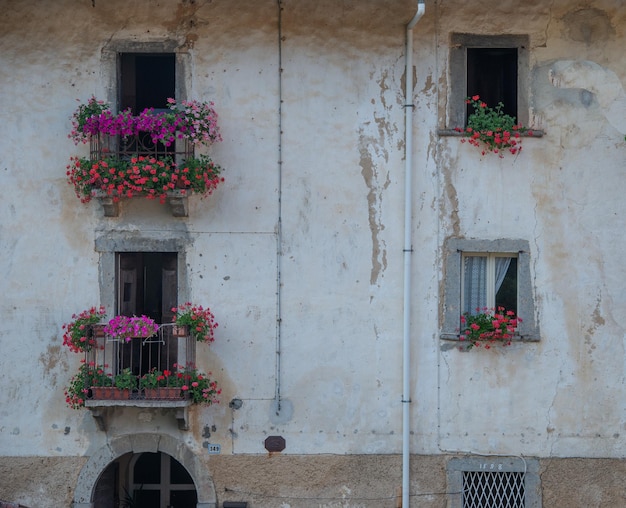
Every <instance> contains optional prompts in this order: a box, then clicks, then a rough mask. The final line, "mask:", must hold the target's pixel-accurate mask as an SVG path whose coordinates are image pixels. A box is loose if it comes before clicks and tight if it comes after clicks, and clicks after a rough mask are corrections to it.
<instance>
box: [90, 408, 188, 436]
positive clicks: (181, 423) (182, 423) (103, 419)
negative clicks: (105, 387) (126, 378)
mask: <svg viewBox="0 0 626 508" xmlns="http://www.w3.org/2000/svg"><path fill="white" fill-rule="evenodd" d="M190 405H191V401H189V400H181V401H147V400H127V401H120V400H87V401H85V407H87V409H89V410H90V411H91V416H93V419H94V420H95V421H96V425H97V426H98V429H99V430H102V431H104V432H106V430H107V421H108V420H109V419H110V418H111V417H112V416H113V414H114V412H115V407H120V406H132V407H149V408H160V409H169V410H170V411H171V412H172V413H173V414H174V417H175V418H176V421H177V423H178V428H179V430H189V406H190Z"/></svg>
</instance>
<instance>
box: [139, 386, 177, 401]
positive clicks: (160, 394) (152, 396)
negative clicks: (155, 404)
mask: <svg viewBox="0 0 626 508" xmlns="http://www.w3.org/2000/svg"><path fill="white" fill-rule="evenodd" d="M144 397H145V398H146V399H148V400H178V399H182V398H184V397H183V392H182V391H181V389H180V387H163V386H161V387H157V388H144Z"/></svg>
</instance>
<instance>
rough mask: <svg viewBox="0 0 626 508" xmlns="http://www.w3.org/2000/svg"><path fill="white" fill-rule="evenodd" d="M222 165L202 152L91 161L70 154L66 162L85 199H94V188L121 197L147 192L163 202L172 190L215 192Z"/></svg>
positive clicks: (202, 194) (208, 193)
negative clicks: (179, 157) (180, 159)
mask: <svg viewBox="0 0 626 508" xmlns="http://www.w3.org/2000/svg"><path fill="white" fill-rule="evenodd" d="M221 170H222V168H221V167H220V166H218V165H217V164H215V163H214V162H213V161H212V160H211V159H210V157H207V156H206V155H200V156H199V157H191V158H188V159H186V160H185V161H184V162H181V163H176V162H174V161H173V160H172V158H171V157H164V158H156V157H154V156H142V155H139V156H136V157H131V158H129V159H119V158H115V157H106V158H104V159H100V160H97V161H92V160H90V159H88V158H86V157H81V158H79V157H71V158H70V164H69V165H68V166H67V178H68V181H69V182H70V183H71V184H72V185H73V186H74V190H75V192H76V196H77V197H78V198H79V199H80V200H81V201H82V202H83V203H87V202H89V201H90V200H91V198H92V196H93V191H94V190H100V191H102V192H104V193H105V194H107V195H108V196H112V197H113V200H114V201H119V200H120V198H123V197H126V198H132V197H133V196H145V197H146V198H148V199H158V200H159V201H160V202H161V203H164V202H165V200H166V198H167V195H168V193H169V192H170V191H173V190H175V189H180V190H181V191H182V192H183V193H186V192H190V193H191V192H195V193H197V194H200V195H201V196H202V197H206V196H208V195H210V194H212V193H213V191H214V190H215V189H216V188H217V186H218V185H219V184H220V182H223V181H224V179H223V178H222V177H220V176H219V175H220V172H221Z"/></svg>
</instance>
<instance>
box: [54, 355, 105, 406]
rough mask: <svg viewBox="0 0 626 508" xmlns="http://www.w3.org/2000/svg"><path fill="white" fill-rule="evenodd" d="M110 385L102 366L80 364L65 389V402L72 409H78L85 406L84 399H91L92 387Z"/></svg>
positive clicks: (86, 363)
mask: <svg viewBox="0 0 626 508" xmlns="http://www.w3.org/2000/svg"><path fill="white" fill-rule="evenodd" d="M111 383H112V380H111V378H110V377H109V376H108V375H107V374H106V373H105V368H104V365H96V364H94V363H88V362H82V364H81V366H80V367H79V369H78V373H76V374H75V375H74V376H72V378H71V379H70V382H69V384H68V386H67V387H66V388H65V402H66V403H67V404H68V405H69V406H70V407H71V408H72V409H80V408H82V407H84V406H85V400H86V399H88V398H93V388H92V387H104V386H111Z"/></svg>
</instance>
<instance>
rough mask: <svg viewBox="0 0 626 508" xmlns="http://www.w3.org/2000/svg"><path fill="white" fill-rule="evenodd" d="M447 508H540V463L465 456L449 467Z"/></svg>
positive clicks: (527, 460) (519, 457)
mask: <svg viewBox="0 0 626 508" xmlns="http://www.w3.org/2000/svg"><path fill="white" fill-rule="evenodd" d="M446 472H447V477H448V488H447V492H448V504H447V506H448V508H541V481H540V478H539V461H538V460H537V459H534V458H530V457H521V456H509V457H506V456H495V455H466V456H464V457H458V458H451V459H450V460H448V464H447V466H446Z"/></svg>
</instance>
